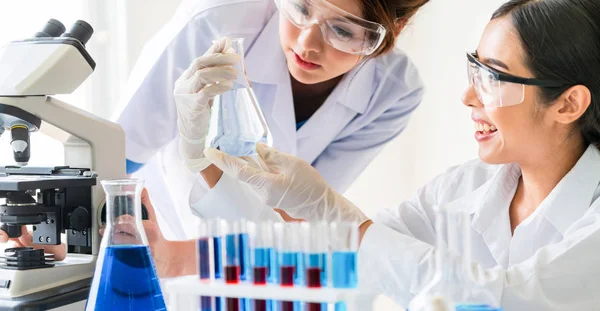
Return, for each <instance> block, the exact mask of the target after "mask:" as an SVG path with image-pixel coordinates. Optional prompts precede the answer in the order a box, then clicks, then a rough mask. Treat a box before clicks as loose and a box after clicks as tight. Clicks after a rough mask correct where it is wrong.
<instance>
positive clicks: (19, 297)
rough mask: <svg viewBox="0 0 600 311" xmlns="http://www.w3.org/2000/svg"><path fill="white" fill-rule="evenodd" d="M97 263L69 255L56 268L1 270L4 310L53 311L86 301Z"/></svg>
mask: <svg viewBox="0 0 600 311" xmlns="http://www.w3.org/2000/svg"><path fill="white" fill-rule="evenodd" d="M95 263H96V257H95V256H92V255H81V254H69V255H68V256H67V258H66V259H65V260H64V261H61V262H57V263H56V266H54V267H52V268H43V269H33V270H7V269H0V310H21V309H23V310H49V309H54V308H58V307H62V306H67V305H70V304H73V303H76V302H80V301H85V300H86V299H87V295H88V292H89V288H90V285H91V282H92V275H93V272H94V268H95ZM9 280H10V283H8V282H7V281H9ZM3 287H4V288H3ZM6 287H7V288H6ZM58 310H68V309H58ZM80 310H81V309H80Z"/></svg>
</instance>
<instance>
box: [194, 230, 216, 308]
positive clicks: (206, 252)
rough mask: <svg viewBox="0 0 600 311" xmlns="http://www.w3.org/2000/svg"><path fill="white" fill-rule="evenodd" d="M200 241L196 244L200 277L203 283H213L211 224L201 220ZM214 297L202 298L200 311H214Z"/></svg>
mask: <svg viewBox="0 0 600 311" xmlns="http://www.w3.org/2000/svg"><path fill="white" fill-rule="evenodd" d="M197 236H198V240H197V242H196V251H197V259H198V276H199V277H200V281H201V282H211V281H212V280H213V279H214V269H213V268H212V267H213V265H214V262H213V260H214V258H213V256H212V254H213V253H214V248H213V238H212V234H211V230H210V223H208V222H206V221H203V220H201V221H200V224H199V225H198V232H197ZM213 300H214V298H213V297H208V296H202V297H200V308H199V309H200V311H213V310H214V309H213Z"/></svg>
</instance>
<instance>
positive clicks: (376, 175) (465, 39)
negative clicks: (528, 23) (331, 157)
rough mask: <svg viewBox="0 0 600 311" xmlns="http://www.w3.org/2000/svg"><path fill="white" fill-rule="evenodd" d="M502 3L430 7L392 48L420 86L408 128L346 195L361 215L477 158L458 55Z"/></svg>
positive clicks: (471, 0)
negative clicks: (403, 56) (405, 57)
mask: <svg viewBox="0 0 600 311" xmlns="http://www.w3.org/2000/svg"><path fill="white" fill-rule="evenodd" d="M504 2H505V0H485V1H483V0H452V1H450V0H433V1H431V2H430V3H429V4H427V5H426V6H425V7H424V8H423V9H422V10H421V11H420V12H419V13H418V15H417V16H415V18H414V19H413V22H412V24H411V25H409V26H408V27H407V29H405V31H404V32H403V34H402V35H401V39H400V40H399V42H398V45H399V46H400V47H401V48H402V49H404V50H405V51H406V52H407V53H408V54H409V56H410V57H411V58H412V60H413V61H414V62H415V64H416V65H417V67H418V68H419V71H420V73H421V76H422V78H423V80H424V82H425V85H426V88H427V90H426V94H425V97H424V99H423V103H422V104H421V106H420V107H419V108H418V109H417V110H416V112H415V113H414V116H413V117H412V119H411V121H410V123H409V125H408V128H407V129H406V130H405V131H404V133H402V134H401V135H400V136H399V137H398V138H397V139H396V140H394V141H393V142H391V143H390V144H389V145H388V146H386V148H385V149H384V150H383V151H382V152H381V154H380V155H379V156H378V157H377V158H376V159H375V160H374V161H373V162H372V163H371V164H370V165H369V167H368V168H367V169H366V170H365V172H364V173H363V174H362V175H361V176H360V177H359V178H358V180H357V181H356V182H355V183H354V184H353V185H352V187H351V188H350V189H349V190H348V191H347V192H346V195H347V197H349V198H350V199H351V200H352V201H353V202H354V203H355V204H357V205H358V206H359V207H361V208H363V209H364V210H365V211H366V212H367V213H368V214H369V215H373V214H374V213H375V212H376V211H377V210H379V209H382V208H386V207H393V206H396V205H397V204H398V203H399V202H401V201H402V200H404V199H407V198H409V197H410V196H411V195H412V194H413V193H414V192H415V191H416V190H417V189H418V188H419V187H420V186H422V185H423V184H425V183H426V182H427V181H428V180H430V179H431V178H433V177H435V176H436V175H438V174H439V173H441V172H443V171H444V170H445V169H446V168H447V167H449V166H451V165H455V164H460V163H462V162H465V161H467V160H469V159H472V158H475V157H477V144H476V142H475V140H474V138H473V134H474V133H473V122H472V121H471V118H470V115H471V111H470V110H469V109H468V108H467V107H465V106H463V105H462V103H461V101H460V98H461V95H462V92H463V91H464V89H465V88H466V87H467V84H468V81H467V72H466V57H465V52H466V51H474V50H475V49H476V47H477V43H478V41H479V37H480V35H481V33H482V31H483V28H484V27H485V25H486V24H487V22H488V20H489V18H490V16H491V14H492V13H493V11H494V10H495V9H496V8H497V7H498V6H500V4H502V3H504Z"/></svg>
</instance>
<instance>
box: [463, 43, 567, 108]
mask: <svg viewBox="0 0 600 311" xmlns="http://www.w3.org/2000/svg"><path fill="white" fill-rule="evenodd" d="M467 60H468V61H467V72H468V74H469V84H470V85H472V86H473V88H474V89H475V93H476V94H477V98H478V99H479V101H480V102H481V103H482V104H483V105H484V106H486V107H507V106H514V105H518V104H520V103H522V102H523V100H524V99H525V85H534V86H543V87H561V86H564V85H567V83H565V82H560V81H552V80H540V79H534V78H522V77H517V76H513V75H510V74H507V73H504V72H501V71H498V70H496V69H493V68H491V67H489V66H487V65H485V64H483V63H481V62H480V61H479V60H478V59H477V55H476V54H475V53H467Z"/></svg>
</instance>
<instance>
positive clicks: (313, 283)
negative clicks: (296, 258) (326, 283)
mask: <svg viewBox="0 0 600 311" xmlns="http://www.w3.org/2000/svg"><path fill="white" fill-rule="evenodd" d="M306 286H307V287H314V288H317V287H321V269H320V268H308V269H306Z"/></svg>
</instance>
